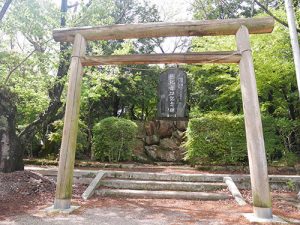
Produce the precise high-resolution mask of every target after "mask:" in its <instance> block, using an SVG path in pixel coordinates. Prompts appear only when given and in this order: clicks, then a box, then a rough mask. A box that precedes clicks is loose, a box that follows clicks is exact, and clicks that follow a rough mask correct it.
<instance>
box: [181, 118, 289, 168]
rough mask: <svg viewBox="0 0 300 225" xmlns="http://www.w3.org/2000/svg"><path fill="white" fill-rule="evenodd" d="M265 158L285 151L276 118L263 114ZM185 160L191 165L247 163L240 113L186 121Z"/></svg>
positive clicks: (276, 156)
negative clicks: (187, 122)
mask: <svg viewBox="0 0 300 225" xmlns="http://www.w3.org/2000/svg"><path fill="white" fill-rule="evenodd" d="M262 120H263V130H264V139H265V147H266V154H267V160H268V161H269V162H271V161H273V160H278V159H280V158H281V157H282V155H283V152H284V145H283V143H282V140H281V138H280V137H279V136H278V135H277V134H276V133H277V131H276V121H275V119H274V118H272V117H263V119H262ZM187 138H188V141H187V143H186V147H187V152H186V155H185V159H186V160H189V161H190V162H191V163H192V164H230V165H236V164H247V163H248V160H247V144H246V135H245V125H244V119H243V116H242V115H232V114H220V113H209V114H205V115H203V116H202V117H201V118H194V119H191V120H190V121H189V125H188V129H187Z"/></svg>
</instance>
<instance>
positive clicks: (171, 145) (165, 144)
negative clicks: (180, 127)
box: [159, 138, 178, 151]
mask: <svg viewBox="0 0 300 225" xmlns="http://www.w3.org/2000/svg"><path fill="white" fill-rule="evenodd" d="M159 147H160V148H161V149H164V150H170V151H171V150H174V149H177V148H178V146H177V144H176V140H174V139H171V138H164V139H161V141H160V145H159Z"/></svg>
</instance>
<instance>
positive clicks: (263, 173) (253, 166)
mask: <svg viewBox="0 0 300 225" xmlns="http://www.w3.org/2000/svg"><path fill="white" fill-rule="evenodd" d="M236 42H237V46H238V50H239V51H240V53H241V55H242V58H241V61H240V63H239V67H240V78H241V91H242V99H243V109H244V115H245V126H246V137H247V149H248V158H249V168H250V178H251V188H252V198H253V211H254V215H255V216H257V217H259V218H264V219H270V218H272V201H271V196H270V188H269V179H268V170H267V159H266V153H265V144H264V138H263V130H262V124H261V115H260V108H259V102H258V95H257V88H256V80H255V72H254V66H253V59H252V53H251V46H250V39H249V32H248V29H247V27H245V26H241V27H240V29H239V30H238V31H237V33H236Z"/></svg>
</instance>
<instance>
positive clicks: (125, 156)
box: [92, 117, 137, 162]
mask: <svg viewBox="0 0 300 225" xmlns="http://www.w3.org/2000/svg"><path fill="white" fill-rule="evenodd" d="M136 133H137V125H136V124H135V123H134V122H132V121H130V120H127V119H123V118H116V117H108V118H105V119H103V120H101V121H100V122H99V123H97V124H96V125H95V126H94V128H93V141H92V151H93V153H94V157H95V159H97V160H100V161H109V162H118V161H126V160H130V159H131V155H132V147H133V146H134V143H135V137H136Z"/></svg>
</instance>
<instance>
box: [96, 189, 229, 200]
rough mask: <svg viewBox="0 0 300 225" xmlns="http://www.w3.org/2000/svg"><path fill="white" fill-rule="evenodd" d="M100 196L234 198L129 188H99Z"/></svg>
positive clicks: (215, 194) (97, 192)
mask: <svg viewBox="0 0 300 225" xmlns="http://www.w3.org/2000/svg"><path fill="white" fill-rule="evenodd" d="M95 194H96V195H98V196H107V197H124V198H148V199H154V198H157V199H184V200H202V201H218V200H225V199H230V198H232V197H231V196H230V195H228V194H226V193H206V192H185V191H146V190H128V189H98V190H96V192H95Z"/></svg>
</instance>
